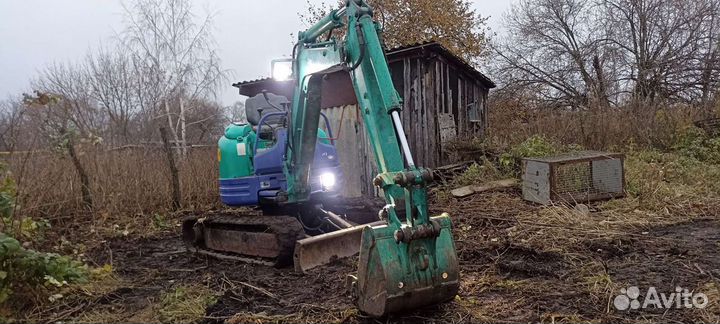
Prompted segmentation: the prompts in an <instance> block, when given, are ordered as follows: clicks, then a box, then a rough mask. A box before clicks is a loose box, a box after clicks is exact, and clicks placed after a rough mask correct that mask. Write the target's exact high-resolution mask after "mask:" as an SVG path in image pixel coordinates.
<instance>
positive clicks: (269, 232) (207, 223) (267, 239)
mask: <svg viewBox="0 0 720 324" xmlns="http://www.w3.org/2000/svg"><path fill="white" fill-rule="evenodd" d="M182 236H183V241H184V242H185V244H186V245H187V248H188V250H189V251H190V252H195V253H199V254H204V255H208V256H212V257H215V258H219V259H230V260H238V261H242V262H247V263H256V264H263V265H270V266H276V267H281V266H286V265H289V264H292V261H293V251H294V248H295V244H296V242H297V241H298V240H301V239H303V238H305V233H304V231H303V227H302V225H301V224H300V223H299V222H298V220H297V219H295V217H291V216H257V215H238V214H233V213H213V214H206V215H202V216H189V217H186V218H185V219H184V220H183V223H182Z"/></svg>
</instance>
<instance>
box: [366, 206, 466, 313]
mask: <svg viewBox="0 0 720 324" xmlns="http://www.w3.org/2000/svg"><path fill="white" fill-rule="evenodd" d="M431 222H432V223H433V224H434V225H435V226H436V227H438V228H439V231H438V233H437V235H436V236H434V237H427V238H420V239H415V240H411V241H409V242H408V243H405V242H398V241H397V240H396V237H397V235H396V229H395V228H393V227H391V226H387V225H383V226H375V227H371V226H367V227H365V228H364V229H363V232H362V243H361V247H360V264H359V267H358V276H357V279H356V282H355V283H354V286H355V287H354V288H355V293H356V295H357V296H356V297H357V298H358V300H357V305H358V308H359V309H360V310H361V311H363V312H365V313H367V314H369V315H371V316H376V317H380V316H384V315H386V314H388V313H394V312H398V311H403V310H408V309H413V308H417V307H421V306H425V305H431V304H436V303H441V302H445V301H449V300H451V299H453V298H454V297H455V295H456V294H457V292H458V287H459V269H458V259H457V255H456V252H455V243H454V242H453V239H452V233H451V227H452V223H451V221H450V217H448V216H447V215H446V214H443V215H441V216H437V217H431Z"/></svg>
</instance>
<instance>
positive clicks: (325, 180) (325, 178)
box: [320, 172, 335, 190]
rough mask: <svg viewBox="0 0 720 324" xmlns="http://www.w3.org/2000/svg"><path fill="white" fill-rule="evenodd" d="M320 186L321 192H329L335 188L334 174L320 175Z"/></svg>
mask: <svg viewBox="0 0 720 324" xmlns="http://www.w3.org/2000/svg"><path fill="white" fill-rule="evenodd" d="M320 185H321V186H322V188H323V190H330V189H332V188H333V187H334V186H335V174H334V173H331V172H326V173H323V174H321V175H320Z"/></svg>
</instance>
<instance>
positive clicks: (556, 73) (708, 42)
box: [495, 0, 720, 108]
mask: <svg viewBox="0 0 720 324" xmlns="http://www.w3.org/2000/svg"><path fill="white" fill-rule="evenodd" d="M718 2H719V1H718V0H697V1H686V0H521V1H519V3H517V4H516V5H514V6H513V8H512V10H511V11H510V12H509V14H508V15H507V16H506V17H505V25H506V28H507V29H508V37H506V38H504V39H501V40H499V41H498V42H497V44H495V49H496V55H497V57H498V60H497V66H496V72H497V75H498V76H499V79H501V80H504V81H505V82H506V83H508V84H513V85H525V86H533V87H535V88H536V89H538V93H539V94H538V95H539V97H541V98H543V99H545V100H547V101H548V102H549V103H552V105H554V106H561V107H574V108H577V107H604V106H608V105H612V104H616V105H618V104H622V103H624V102H627V100H629V99H633V100H636V101H640V102H650V103H652V102H655V101H657V100H663V101H667V100H670V101H681V102H706V103H707V102H710V101H712V97H713V93H714V92H715V91H716V90H715V89H717V82H716V81H714V80H717V75H718V69H719V66H720V65H718V64H717V63H718V52H717V47H718V37H717V33H718V25H719V24H718V19H719V17H720V16H719V15H720V13H719V10H720V9H719V8H720V6H719V5H718ZM636 106H637V105H636Z"/></svg>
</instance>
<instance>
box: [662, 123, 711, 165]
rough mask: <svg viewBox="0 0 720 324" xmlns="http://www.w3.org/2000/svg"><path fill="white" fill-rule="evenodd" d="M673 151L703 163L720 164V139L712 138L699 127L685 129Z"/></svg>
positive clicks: (676, 141) (678, 137)
mask: <svg viewBox="0 0 720 324" xmlns="http://www.w3.org/2000/svg"><path fill="white" fill-rule="evenodd" d="M672 149H673V150H674V151H676V152H678V153H679V154H680V155H683V156H687V157H692V158H695V159H698V160H700V161H703V162H710V163H720V138H711V137H710V136H708V135H707V133H705V131H704V130H702V129H700V128H697V127H687V128H685V129H683V131H682V132H681V133H680V134H679V135H678V136H677V139H676V140H675V143H674V144H673V146H672Z"/></svg>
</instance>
